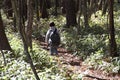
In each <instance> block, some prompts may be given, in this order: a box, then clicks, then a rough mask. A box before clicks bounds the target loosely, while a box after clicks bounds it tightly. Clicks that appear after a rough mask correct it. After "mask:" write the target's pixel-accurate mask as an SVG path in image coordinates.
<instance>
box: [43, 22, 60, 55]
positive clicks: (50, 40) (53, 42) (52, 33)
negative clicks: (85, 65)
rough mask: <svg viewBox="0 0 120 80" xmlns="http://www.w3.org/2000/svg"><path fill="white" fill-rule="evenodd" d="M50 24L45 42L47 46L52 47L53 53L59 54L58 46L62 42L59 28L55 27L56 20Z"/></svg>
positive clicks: (51, 51) (51, 52)
mask: <svg viewBox="0 0 120 80" xmlns="http://www.w3.org/2000/svg"><path fill="white" fill-rule="evenodd" d="M49 26H50V28H49V30H48V31H47V33H46V37H45V42H46V43H47V46H49V47H50V54H51V55H53V54H54V53H55V54H56V55H58V51H57V48H58V46H59V44H60V35H59V32H58V30H57V28H56V27H55V23H54V22H51V23H50V24H49Z"/></svg>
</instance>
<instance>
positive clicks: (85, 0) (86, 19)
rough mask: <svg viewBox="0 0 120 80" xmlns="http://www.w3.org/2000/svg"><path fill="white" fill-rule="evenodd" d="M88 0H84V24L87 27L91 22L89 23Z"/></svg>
mask: <svg viewBox="0 0 120 80" xmlns="http://www.w3.org/2000/svg"><path fill="white" fill-rule="evenodd" d="M87 9H88V8H87V0H84V1H83V16H84V25H85V28H88V27H89V23H88V10H87Z"/></svg>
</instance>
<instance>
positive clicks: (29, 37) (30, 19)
mask: <svg viewBox="0 0 120 80" xmlns="http://www.w3.org/2000/svg"><path fill="white" fill-rule="evenodd" d="M27 8H28V9H27V10H28V11H27V12H28V13H27V19H28V25H27V32H26V34H27V42H28V47H30V49H31V50H32V24H33V6H32V0H28V2H27Z"/></svg>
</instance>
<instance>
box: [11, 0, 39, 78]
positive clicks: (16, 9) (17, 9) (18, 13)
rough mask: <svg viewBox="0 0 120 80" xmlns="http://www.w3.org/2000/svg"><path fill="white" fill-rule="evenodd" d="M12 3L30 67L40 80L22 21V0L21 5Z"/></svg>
mask: <svg viewBox="0 0 120 80" xmlns="http://www.w3.org/2000/svg"><path fill="white" fill-rule="evenodd" d="M11 1H12V6H13V10H14V12H15V16H16V21H17V26H18V31H19V33H20V35H21V38H22V41H23V45H24V53H25V55H26V57H27V60H28V62H29V63H30V66H31V68H32V71H33V73H34V75H35V78H36V80H40V79H39V77H38V75H37V72H36V69H35V66H34V65H33V61H32V59H31V56H30V54H29V51H28V42H27V38H26V33H25V26H24V25H23V21H22V20H23V19H22V15H21V14H22V12H21V11H22V9H21V6H22V0H19V4H18V5H16V4H17V2H16V0H11Z"/></svg>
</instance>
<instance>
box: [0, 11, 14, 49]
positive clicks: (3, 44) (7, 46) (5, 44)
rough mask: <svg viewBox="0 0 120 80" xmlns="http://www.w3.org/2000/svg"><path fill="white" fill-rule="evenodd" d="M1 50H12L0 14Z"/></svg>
mask: <svg viewBox="0 0 120 80" xmlns="http://www.w3.org/2000/svg"><path fill="white" fill-rule="evenodd" d="M0 50H12V49H11V47H10V44H9V42H8V39H7V37H6V34H5V28H4V26H3V21H2V16H1V12H0Z"/></svg>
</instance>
